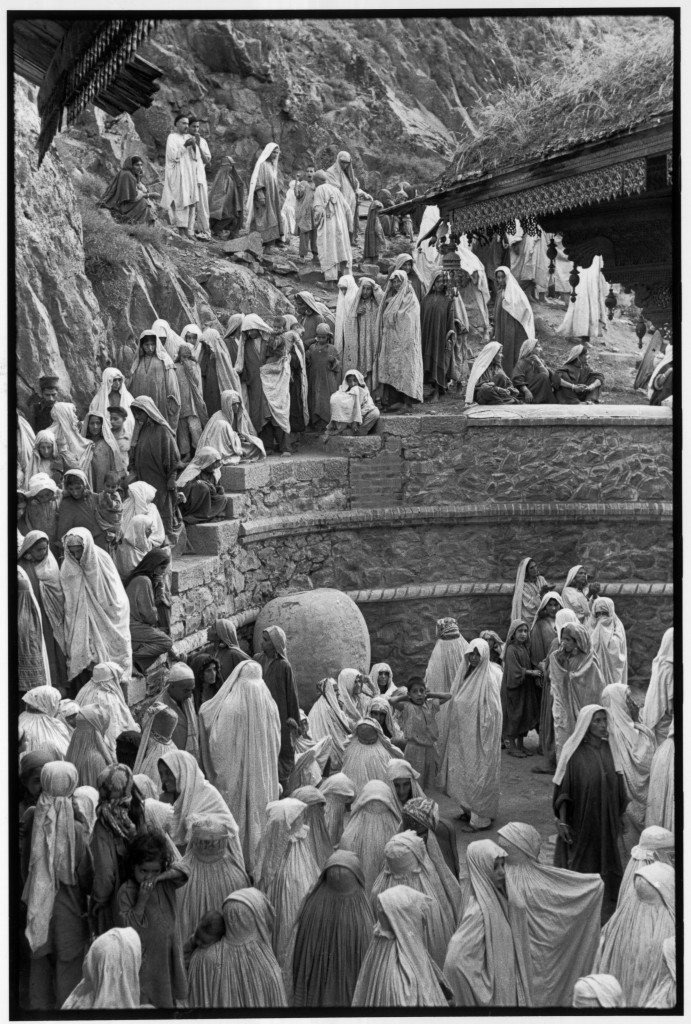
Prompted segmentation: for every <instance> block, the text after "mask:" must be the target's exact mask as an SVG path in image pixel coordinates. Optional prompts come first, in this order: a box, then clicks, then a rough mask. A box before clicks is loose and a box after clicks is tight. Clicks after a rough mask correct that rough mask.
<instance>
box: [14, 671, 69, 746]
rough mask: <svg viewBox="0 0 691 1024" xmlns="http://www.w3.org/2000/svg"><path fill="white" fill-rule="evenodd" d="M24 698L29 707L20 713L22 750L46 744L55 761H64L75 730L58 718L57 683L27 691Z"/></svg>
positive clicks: (58, 693) (58, 697)
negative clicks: (55, 685)
mask: <svg viewBox="0 0 691 1024" xmlns="http://www.w3.org/2000/svg"><path fill="white" fill-rule="evenodd" d="M22 700H23V702H24V705H25V708H26V710H25V711H22V713H21V714H20V716H19V723H18V724H19V753H20V754H28V753H30V752H31V751H32V750H38V749H39V747H45V748H46V749H47V750H49V751H50V752H51V753H52V755H53V757H54V759H55V760H56V761H59V760H62V759H63V758H64V757H65V755H66V754H67V748H68V747H69V745H70V739H71V736H72V730H71V729H70V728H69V726H68V725H65V723H64V722H63V721H62V719H61V718H59V717H58V709H59V707H60V691H59V690H58V689H56V688H55V687H54V686H35V687H34V688H33V690H27V692H26V693H25V694H24V696H23V698H22Z"/></svg>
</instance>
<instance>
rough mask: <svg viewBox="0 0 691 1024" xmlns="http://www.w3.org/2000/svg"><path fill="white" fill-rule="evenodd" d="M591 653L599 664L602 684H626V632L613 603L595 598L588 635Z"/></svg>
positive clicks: (602, 598)
mask: <svg viewBox="0 0 691 1024" xmlns="http://www.w3.org/2000/svg"><path fill="white" fill-rule="evenodd" d="M590 640H591V643H592V645H593V651H594V652H595V654H596V655H597V660H598V661H599V663H600V671H601V672H602V678H603V680H604V682H605V683H606V684H607V685H609V684H610V683H623V684H624V685H626V683H627V682H628V656H627V646H626V631H625V630H624V625H623V623H622V621H621V619H620V618H619V616H618V615H617V613H616V611H615V610H614V601H611V600H610V598H608V597H596V598H595V600H594V601H593V627H592V633H591V635H590Z"/></svg>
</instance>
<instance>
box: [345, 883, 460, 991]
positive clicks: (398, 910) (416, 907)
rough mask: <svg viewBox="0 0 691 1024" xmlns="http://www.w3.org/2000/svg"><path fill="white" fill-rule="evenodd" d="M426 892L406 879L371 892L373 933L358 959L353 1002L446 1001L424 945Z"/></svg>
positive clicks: (439, 977) (438, 975)
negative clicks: (374, 893) (373, 898)
mask: <svg viewBox="0 0 691 1024" xmlns="http://www.w3.org/2000/svg"><path fill="white" fill-rule="evenodd" d="M431 903H432V901H431V898H430V897H429V896H425V895H424V894H423V893H421V892H416V891H415V890H414V889H411V888H410V887H409V886H407V885H396V886H394V887H393V888H392V889H388V890H387V891H386V892H382V893H381V894H380V895H379V896H378V897H377V902H376V908H375V911H376V916H377V923H376V925H375V926H374V934H373V937H372V942H371V943H370V946H369V949H368V950H367V953H366V954H365V959H364V960H363V961H362V967H361V968H360V974H359V975H358V980H357V985H356V987H355V994H354V996H353V1003H352V1005H353V1006H370V1007H371V1006H374V1007H391V1006H405V1007H417V1006H444V1007H446V1006H447V1005H448V1003H447V1000H446V997H445V995H444V991H443V990H442V987H441V983H443V982H444V977H443V975H442V973H441V971H440V970H439V968H438V967H437V966H436V965H435V963H434V961H433V960H432V957H431V956H430V953H429V950H428V948H427V939H426V929H427V922H428V915H429V911H430V906H431Z"/></svg>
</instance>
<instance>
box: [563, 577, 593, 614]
mask: <svg viewBox="0 0 691 1024" xmlns="http://www.w3.org/2000/svg"><path fill="white" fill-rule="evenodd" d="M587 582H588V574H587V572H586V571H585V569H584V568H583V566H582V565H574V566H573V568H572V569H569V573H568V576H567V577H566V583H565V584H564V586H563V588H562V592H561V599H562V601H563V602H564V607H565V608H570V609H571V611H572V612H575V613H576V616H577V618H578V621H579V622H581V623H583V624H584V625H586V626H589V624H590V616H591V614H592V607H591V605H592V602H591V601H590V600H588V598H587V597H586V595H585V594H584V590H585V586H586V584H587Z"/></svg>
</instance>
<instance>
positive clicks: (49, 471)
mask: <svg viewBox="0 0 691 1024" xmlns="http://www.w3.org/2000/svg"><path fill="white" fill-rule="evenodd" d="M27 425H28V424H27ZM49 447H50V451H49V450H48V449H49ZM17 457H18V458H19V459H20V460H21V465H22V466H23V467H24V472H23V473H22V474H21V475H18V478H17V484H18V486H20V487H23V488H24V489H25V490H26V489H27V488H28V487H29V486H30V483H31V480H32V479H33V477H35V476H37V475H38V474H39V473H40V474H41V475H42V477H43V476H47V477H48V478H49V479H50V480H52V481H53V482H54V483H55V484H57V485H60V484H61V483H62V479H63V476H64V472H65V469H66V468H67V466H66V464H65V462H64V460H63V459H62V458H61V456H60V452H59V451H58V442H57V441H56V439H55V431H54V430H39V432H38V433H37V434H36V438H35V440H34V441H33V444H32V447H31V448H30V449H29V451H28V453H27V454H26V458H24V457H23V456H22V455H21V453H20V452H19V451H18V452H17Z"/></svg>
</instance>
